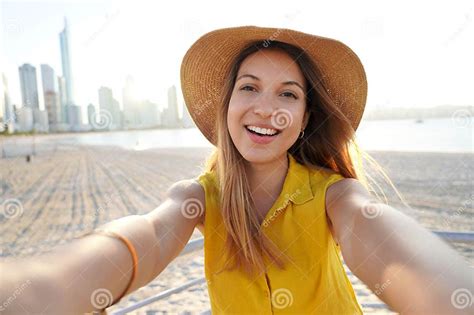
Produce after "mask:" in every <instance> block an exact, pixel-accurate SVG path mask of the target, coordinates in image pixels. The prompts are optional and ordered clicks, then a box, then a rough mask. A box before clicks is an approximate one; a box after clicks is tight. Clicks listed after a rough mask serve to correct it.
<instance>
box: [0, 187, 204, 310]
mask: <svg viewBox="0 0 474 315" xmlns="http://www.w3.org/2000/svg"><path fill="white" fill-rule="evenodd" d="M190 198H191V199H192V200H199V201H200V205H202V206H203V205H204V192H203V190H202V188H201V186H200V185H199V183H197V182H195V181H194V180H183V181H180V182H177V183H175V184H174V185H173V186H171V188H170V189H169V190H168V192H167V194H166V199H165V200H164V202H163V203H162V204H161V205H160V206H159V207H158V208H156V209H155V210H153V211H152V212H150V213H148V214H146V215H143V216H141V215H135V216H127V217H123V218H120V219H117V220H114V221H111V222H109V223H107V224H105V225H103V226H102V227H101V228H100V229H104V228H107V229H110V230H113V231H116V232H118V233H119V234H121V235H125V236H126V237H127V238H128V239H129V240H130V241H131V242H132V243H133V244H134V245H135V248H136V251H137V256H138V268H137V269H138V273H137V275H136V279H135V281H134V282H133V283H134V285H133V286H132V287H131V288H130V290H128V292H129V293H130V292H133V291H134V290H137V289H138V288H140V287H142V286H144V285H146V284H147V283H149V282H150V281H152V280H153V279H154V278H155V277H156V276H158V275H159V274H160V273H161V271H162V270H163V269H165V267H166V266H167V265H168V264H169V263H170V262H171V261H172V260H173V259H174V258H175V257H176V256H177V255H179V253H180V252H181V250H182V249H183V248H184V246H185V245H186V243H187V241H188V240H189V238H190V236H191V234H192V232H193V231H194V227H195V226H196V224H197V223H198V221H199V220H200V217H199V216H197V215H194V216H192V215H188V214H186V215H183V207H182V206H183V204H185V203H186V201H187V200H189V199H190ZM202 213H203V211H201V212H200V214H202ZM164 231H166V233H165V232H164ZM132 266H133V263H132V259H131V255H130V253H129V250H128V249H127V247H126V246H125V244H124V243H122V242H121V241H120V240H118V239H116V238H112V237H109V236H105V235H101V234H91V235H87V236H84V237H82V238H78V239H75V240H73V241H72V242H70V243H68V244H65V245H61V246H59V247H57V248H55V249H53V250H52V251H51V252H48V253H46V254H44V255H41V256H37V257H32V258H25V259H20V258H19V259H13V260H10V261H7V262H0V283H1V285H0V302H1V303H2V304H0V312H1V313H2V314H26V313H43V314H82V313H85V312H91V311H93V310H99V309H102V308H104V307H105V306H106V305H108V304H110V303H111V301H113V300H115V298H117V297H118V296H120V294H121V293H122V292H123V291H124V289H125V288H126V286H127V284H128V283H129V280H130V278H131V275H132V270H133V268H132Z"/></svg>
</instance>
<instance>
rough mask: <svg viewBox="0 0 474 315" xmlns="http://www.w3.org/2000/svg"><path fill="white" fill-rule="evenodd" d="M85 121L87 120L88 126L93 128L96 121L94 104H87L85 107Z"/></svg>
mask: <svg viewBox="0 0 474 315" xmlns="http://www.w3.org/2000/svg"><path fill="white" fill-rule="evenodd" d="M87 119H88V120H89V125H92V126H94V124H95V123H97V121H96V110H95V106H94V104H89V105H88V106H87Z"/></svg>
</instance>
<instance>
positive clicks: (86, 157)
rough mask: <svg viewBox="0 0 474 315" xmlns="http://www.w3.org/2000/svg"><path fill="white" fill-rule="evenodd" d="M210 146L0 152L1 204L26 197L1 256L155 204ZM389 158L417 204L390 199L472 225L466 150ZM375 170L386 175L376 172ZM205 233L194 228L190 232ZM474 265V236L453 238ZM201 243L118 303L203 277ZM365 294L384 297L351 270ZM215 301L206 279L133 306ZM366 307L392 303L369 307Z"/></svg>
mask: <svg viewBox="0 0 474 315" xmlns="http://www.w3.org/2000/svg"><path fill="white" fill-rule="evenodd" d="M210 152H211V149H207V148H202V149H195V148H189V149H153V150H146V151H132V150H124V149H119V148H116V147H104V146H77V145H74V146H73V145H60V146H55V147H54V148H43V149H41V148H38V150H37V155H35V156H32V157H31V161H30V162H29V163H28V162H26V159H25V157H24V156H22V155H18V156H11V157H7V158H2V159H0V204H1V203H4V202H5V201H6V200H16V201H18V202H19V203H20V207H18V208H17V211H18V213H10V214H9V217H6V216H5V215H0V235H1V240H0V257H2V259H7V260H8V259H12V257H28V256H33V255H39V254H41V253H43V252H45V251H48V250H50V249H51V248H53V247H54V246H57V245H58V244H62V243H65V242H68V241H70V240H71V239H72V238H74V237H76V236H78V235H79V234H82V233H83V232H85V231H89V230H92V229H94V228H95V227H97V226H99V225H101V224H103V223H105V222H108V221H110V220H113V219H115V218H119V217H122V216H125V215H129V214H145V213H147V212H150V211H152V210H153V209H154V208H156V207H157V206H158V205H159V204H160V203H161V202H162V201H163V198H164V194H165V192H166V190H167V189H168V187H169V186H170V185H171V184H172V183H174V182H176V181H178V180H181V179H186V178H193V177H195V176H197V175H198V174H199V173H200V172H201V169H202V167H203V162H204V159H205V157H206V156H207V155H208V154H209V153H210ZM369 153H370V154H371V155H372V156H373V157H374V158H375V159H376V160H377V161H378V162H379V164H380V165H382V166H383V167H384V169H385V171H386V172H387V174H388V176H389V177H390V178H391V179H392V181H393V183H394V184H395V186H396V187H397V189H399V191H400V192H401V194H402V195H403V197H404V198H405V199H406V201H407V202H408V203H409V205H410V207H409V208H407V207H405V206H403V205H402V204H401V203H400V202H399V200H398V197H397V196H396V195H395V193H394V191H393V190H392V189H391V188H387V187H388V186H386V185H383V186H382V187H384V188H387V189H386V190H385V192H386V194H387V197H388V199H389V201H390V205H392V206H394V207H396V208H398V209H400V210H401V211H403V212H405V213H407V214H408V215H410V216H411V217H413V218H415V219H417V220H418V221H419V222H420V223H421V224H422V225H423V226H425V227H426V228H428V229H432V230H449V231H472V230H473V227H474V211H473V201H474V195H473V186H472V183H473V182H474V178H473V177H474V159H473V155H472V154H462V153H446V154H444V153H405V152H369ZM377 179H379V178H378V177H377ZM200 237H202V235H201V233H200V232H199V231H198V230H197V229H196V230H195V231H194V233H193V235H192V237H191V239H195V238H200ZM452 245H453V247H455V248H456V249H457V250H458V251H459V252H460V253H461V254H462V255H463V256H464V257H465V259H466V260H467V261H468V262H469V263H470V264H471V265H474V249H473V247H472V245H467V244H452ZM203 268H204V256H203V252H202V250H201V251H197V252H194V253H190V254H187V255H185V256H180V257H178V258H176V259H175V260H174V261H173V262H172V263H170V265H169V266H168V267H167V268H166V270H165V271H163V272H162V273H161V274H160V275H159V276H158V277H157V278H156V279H155V280H153V281H152V282H151V283H150V284H149V285H147V286H146V287H144V288H142V289H140V290H138V291H136V292H134V293H133V294H131V295H128V296H127V297H126V298H124V299H123V300H122V301H121V303H120V304H119V305H117V306H114V307H111V308H109V312H110V313H112V312H113V311H115V310H118V309H121V308H123V307H125V306H128V305H130V304H133V303H135V302H137V301H140V300H142V299H144V298H148V297H151V296H153V295H155V294H158V293H160V292H162V291H164V290H167V289H170V288H174V287H176V286H179V285H181V284H183V283H185V282H187V281H190V280H193V279H198V278H202V277H204V269H203ZM349 276H350V279H351V281H352V283H353V284H354V288H355V289H356V292H357V296H358V300H359V302H360V303H366V302H377V301H378V299H377V297H376V295H375V294H372V293H371V292H370V291H369V290H368V289H367V288H366V287H365V286H364V285H363V284H362V283H361V282H360V281H359V280H358V279H356V278H355V276H353V275H352V274H351V273H350V272H349ZM209 308H210V305H209V297H208V293H207V287H206V283H203V284H202V285H196V286H194V287H191V288H189V289H187V290H185V291H184V292H182V293H178V294H174V295H172V296H170V297H168V298H166V299H165V300H163V301H159V302H155V303H153V304H150V305H149V306H147V307H143V308H141V309H140V310H139V311H136V312H134V313H133V314H176V313H179V314H200V313H202V312H205V311H207V310H208V309H209ZM365 311H366V312H368V313H388V312H387V311H379V310H373V309H365Z"/></svg>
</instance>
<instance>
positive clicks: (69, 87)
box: [59, 18, 74, 105]
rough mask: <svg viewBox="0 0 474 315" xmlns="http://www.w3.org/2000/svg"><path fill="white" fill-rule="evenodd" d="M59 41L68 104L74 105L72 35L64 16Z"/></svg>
mask: <svg viewBox="0 0 474 315" xmlns="http://www.w3.org/2000/svg"><path fill="white" fill-rule="evenodd" d="M59 42H60V47H61V62H62V68H63V77H64V80H65V92H66V93H65V96H66V105H74V80H73V72H72V62H71V49H70V42H71V37H70V33H69V27H68V23H67V19H66V18H64V29H63V30H62V32H61V33H59Z"/></svg>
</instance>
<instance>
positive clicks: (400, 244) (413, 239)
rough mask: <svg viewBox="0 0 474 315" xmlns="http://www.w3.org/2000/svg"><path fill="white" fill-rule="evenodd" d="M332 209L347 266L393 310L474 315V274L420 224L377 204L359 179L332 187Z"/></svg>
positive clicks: (329, 198)
mask: <svg viewBox="0 0 474 315" xmlns="http://www.w3.org/2000/svg"><path fill="white" fill-rule="evenodd" d="M326 210H327V213H328V217H329V219H330V221H331V223H332V226H333V231H334V234H335V239H336V241H338V243H339V244H340V247H341V252H342V255H343V257H344V260H345V262H346V263H347V266H348V267H349V268H350V269H351V271H352V272H353V273H354V274H355V275H356V276H357V277H358V278H359V279H361V280H362V281H363V282H364V283H365V284H366V285H367V286H368V287H369V288H370V289H371V290H372V291H373V292H374V293H376V294H377V296H378V297H379V298H380V299H381V300H383V301H384V302H385V303H386V304H387V305H388V306H389V307H390V308H391V309H392V310H394V311H397V312H400V313H402V314H405V313H406V314H473V313H474V312H473V305H472V304H473V303H472V294H473V293H474V272H473V270H472V269H471V268H470V267H469V266H468V264H467V263H466V262H465V261H464V259H463V258H462V257H461V256H460V255H459V254H457V253H456V251H455V250H453V249H452V248H451V247H450V246H449V245H448V244H447V243H445V242H444V241H442V240H441V239H439V238H438V237H437V236H436V235H434V234H432V233H431V232H430V231H428V230H426V229H425V228H423V227H422V226H421V225H419V224H418V223H417V222H416V221H415V220H413V219H411V218H409V217H408V216H406V215H404V214H403V213H401V212H400V211H398V210H396V209H394V208H392V207H390V206H388V205H385V204H383V203H378V202H375V201H373V198H372V197H371V196H370V194H369V192H368V191H367V190H366V189H365V187H364V186H363V185H362V184H361V183H360V182H359V181H358V180H355V179H344V180H341V181H339V182H336V183H334V184H332V185H331V186H330V187H329V188H328V189H327V193H326ZM466 298H467V302H466Z"/></svg>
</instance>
